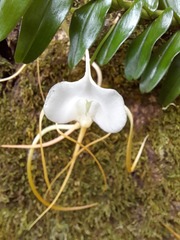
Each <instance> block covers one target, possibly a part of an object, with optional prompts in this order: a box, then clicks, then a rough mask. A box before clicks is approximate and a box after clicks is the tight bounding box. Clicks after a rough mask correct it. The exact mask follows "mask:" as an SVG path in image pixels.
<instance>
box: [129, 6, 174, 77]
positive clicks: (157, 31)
mask: <svg viewBox="0 0 180 240" xmlns="http://www.w3.org/2000/svg"><path fill="white" fill-rule="evenodd" d="M172 18H173V11H172V10H171V9H170V8H168V9H166V10H165V11H164V12H163V13H162V14H161V15H160V16H159V17H158V18H157V19H156V20H155V21H154V22H153V23H152V24H151V25H150V26H149V27H148V28H147V29H146V30H145V31H144V32H143V33H142V34H140V35H139V36H138V37H137V38H136V39H135V40H134V41H133V42H132V44H131V45H130V48H129V50H128V52H127V56H126V62H125V76H126V78H127V79H128V80H132V79H138V78H139V77H140V76H141V74H142V73H143V71H144V69H145V67H146V66H147V64H148V62H149V59H150V56H151V52H152V49H153V46H154V44H155V43H156V41H157V40H158V39H159V38H160V37H161V36H162V35H163V34H164V33H165V32H166V31H167V29H168V27H169V26H170V24H171V21H172Z"/></svg>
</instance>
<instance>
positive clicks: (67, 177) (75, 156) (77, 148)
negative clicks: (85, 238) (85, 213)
mask: <svg viewBox="0 0 180 240" xmlns="http://www.w3.org/2000/svg"><path fill="white" fill-rule="evenodd" d="M85 132H86V128H81V129H80V133H79V136H78V141H77V142H82V140H83V137H84V135H85ZM79 148H80V146H79V144H76V146H75V150H74V153H73V157H72V159H71V164H70V166H69V170H68V172H67V175H66V177H65V179H64V181H63V183H62V185H61V188H60V190H59V192H58V193H57V195H56V197H55V198H54V200H53V201H52V202H51V203H50V204H48V207H47V208H46V210H45V211H44V212H43V213H42V214H41V215H40V216H39V217H38V218H37V219H36V220H35V221H34V222H33V223H32V224H31V225H30V228H29V229H31V228H32V227H33V226H34V225H35V224H36V223H37V222H38V221H39V220H40V219H41V218H42V217H43V216H44V215H45V214H46V213H47V212H48V211H49V210H50V209H51V208H55V207H57V205H55V203H56V202H57V200H58V199H59V197H60V195H61V193H62V192H63V190H64V188H65V186H66V184H67V182H68V180H69V178H70V175H71V173H72V170H73V167H74V164H75V162H76V159H77V156H78V155H77V153H78V151H79ZM31 159H32V156H31V158H30V160H31ZM28 163H29V164H30V166H29V165H28V168H27V170H28V176H30V185H31V188H32V190H33V192H34V190H35V191H36V195H37V196H38V197H39V193H38V192H37V190H36V189H35V185H34V183H33V179H32V174H31V161H28ZM37 193H38V194H37ZM41 198H42V197H41ZM41 200H43V204H44V203H47V201H46V200H44V199H43V198H42V199H41ZM45 205H46V204H45ZM95 205H97V203H93V204H89V205H85V206H81V207H71V208H62V207H61V209H60V210H64V209H66V211H67V209H68V211H69V210H80V209H84V208H89V207H92V206H95Z"/></svg>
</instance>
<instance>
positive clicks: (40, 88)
mask: <svg viewBox="0 0 180 240" xmlns="http://www.w3.org/2000/svg"><path fill="white" fill-rule="evenodd" d="M36 65H37V76H38V77H37V78H38V86H39V91H40V94H41V97H42V100H43V102H44V101H45V98H44V94H43V90H42V86H41V77H40V70H39V58H37V60H36Z"/></svg>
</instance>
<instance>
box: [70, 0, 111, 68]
mask: <svg viewBox="0 0 180 240" xmlns="http://www.w3.org/2000/svg"><path fill="white" fill-rule="evenodd" d="M110 6H111V0H97V1H90V2H88V3H87V4H86V5H83V6H82V7H81V8H79V9H77V10H76V11H75V12H74V14H73V17H72V20H71V24H70V43H71V44H70V52H69V57H68V64H69V67H70V68H73V67H74V66H75V65H77V64H78V62H79V61H80V60H81V59H82V57H83V55H84V52H85V50H86V49H88V48H89V47H90V46H91V45H92V43H93V42H94V41H95V40H96V38H97V36H98V33H99V31H100V29H101V27H102V25H103V23H104V19H105V16H106V14H107V12H108V10H109V8H110Z"/></svg>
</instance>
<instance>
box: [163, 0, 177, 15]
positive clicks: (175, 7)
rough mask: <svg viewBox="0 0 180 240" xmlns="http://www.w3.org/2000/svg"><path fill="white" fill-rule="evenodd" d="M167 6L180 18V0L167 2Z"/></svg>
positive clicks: (168, 0)
mask: <svg viewBox="0 0 180 240" xmlns="http://www.w3.org/2000/svg"><path fill="white" fill-rule="evenodd" d="M165 2H166V5H167V6H169V7H171V8H172V9H173V11H174V12H175V13H176V14H177V16H178V17H179V18H180V1H179V0H165Z"/></svg>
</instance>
